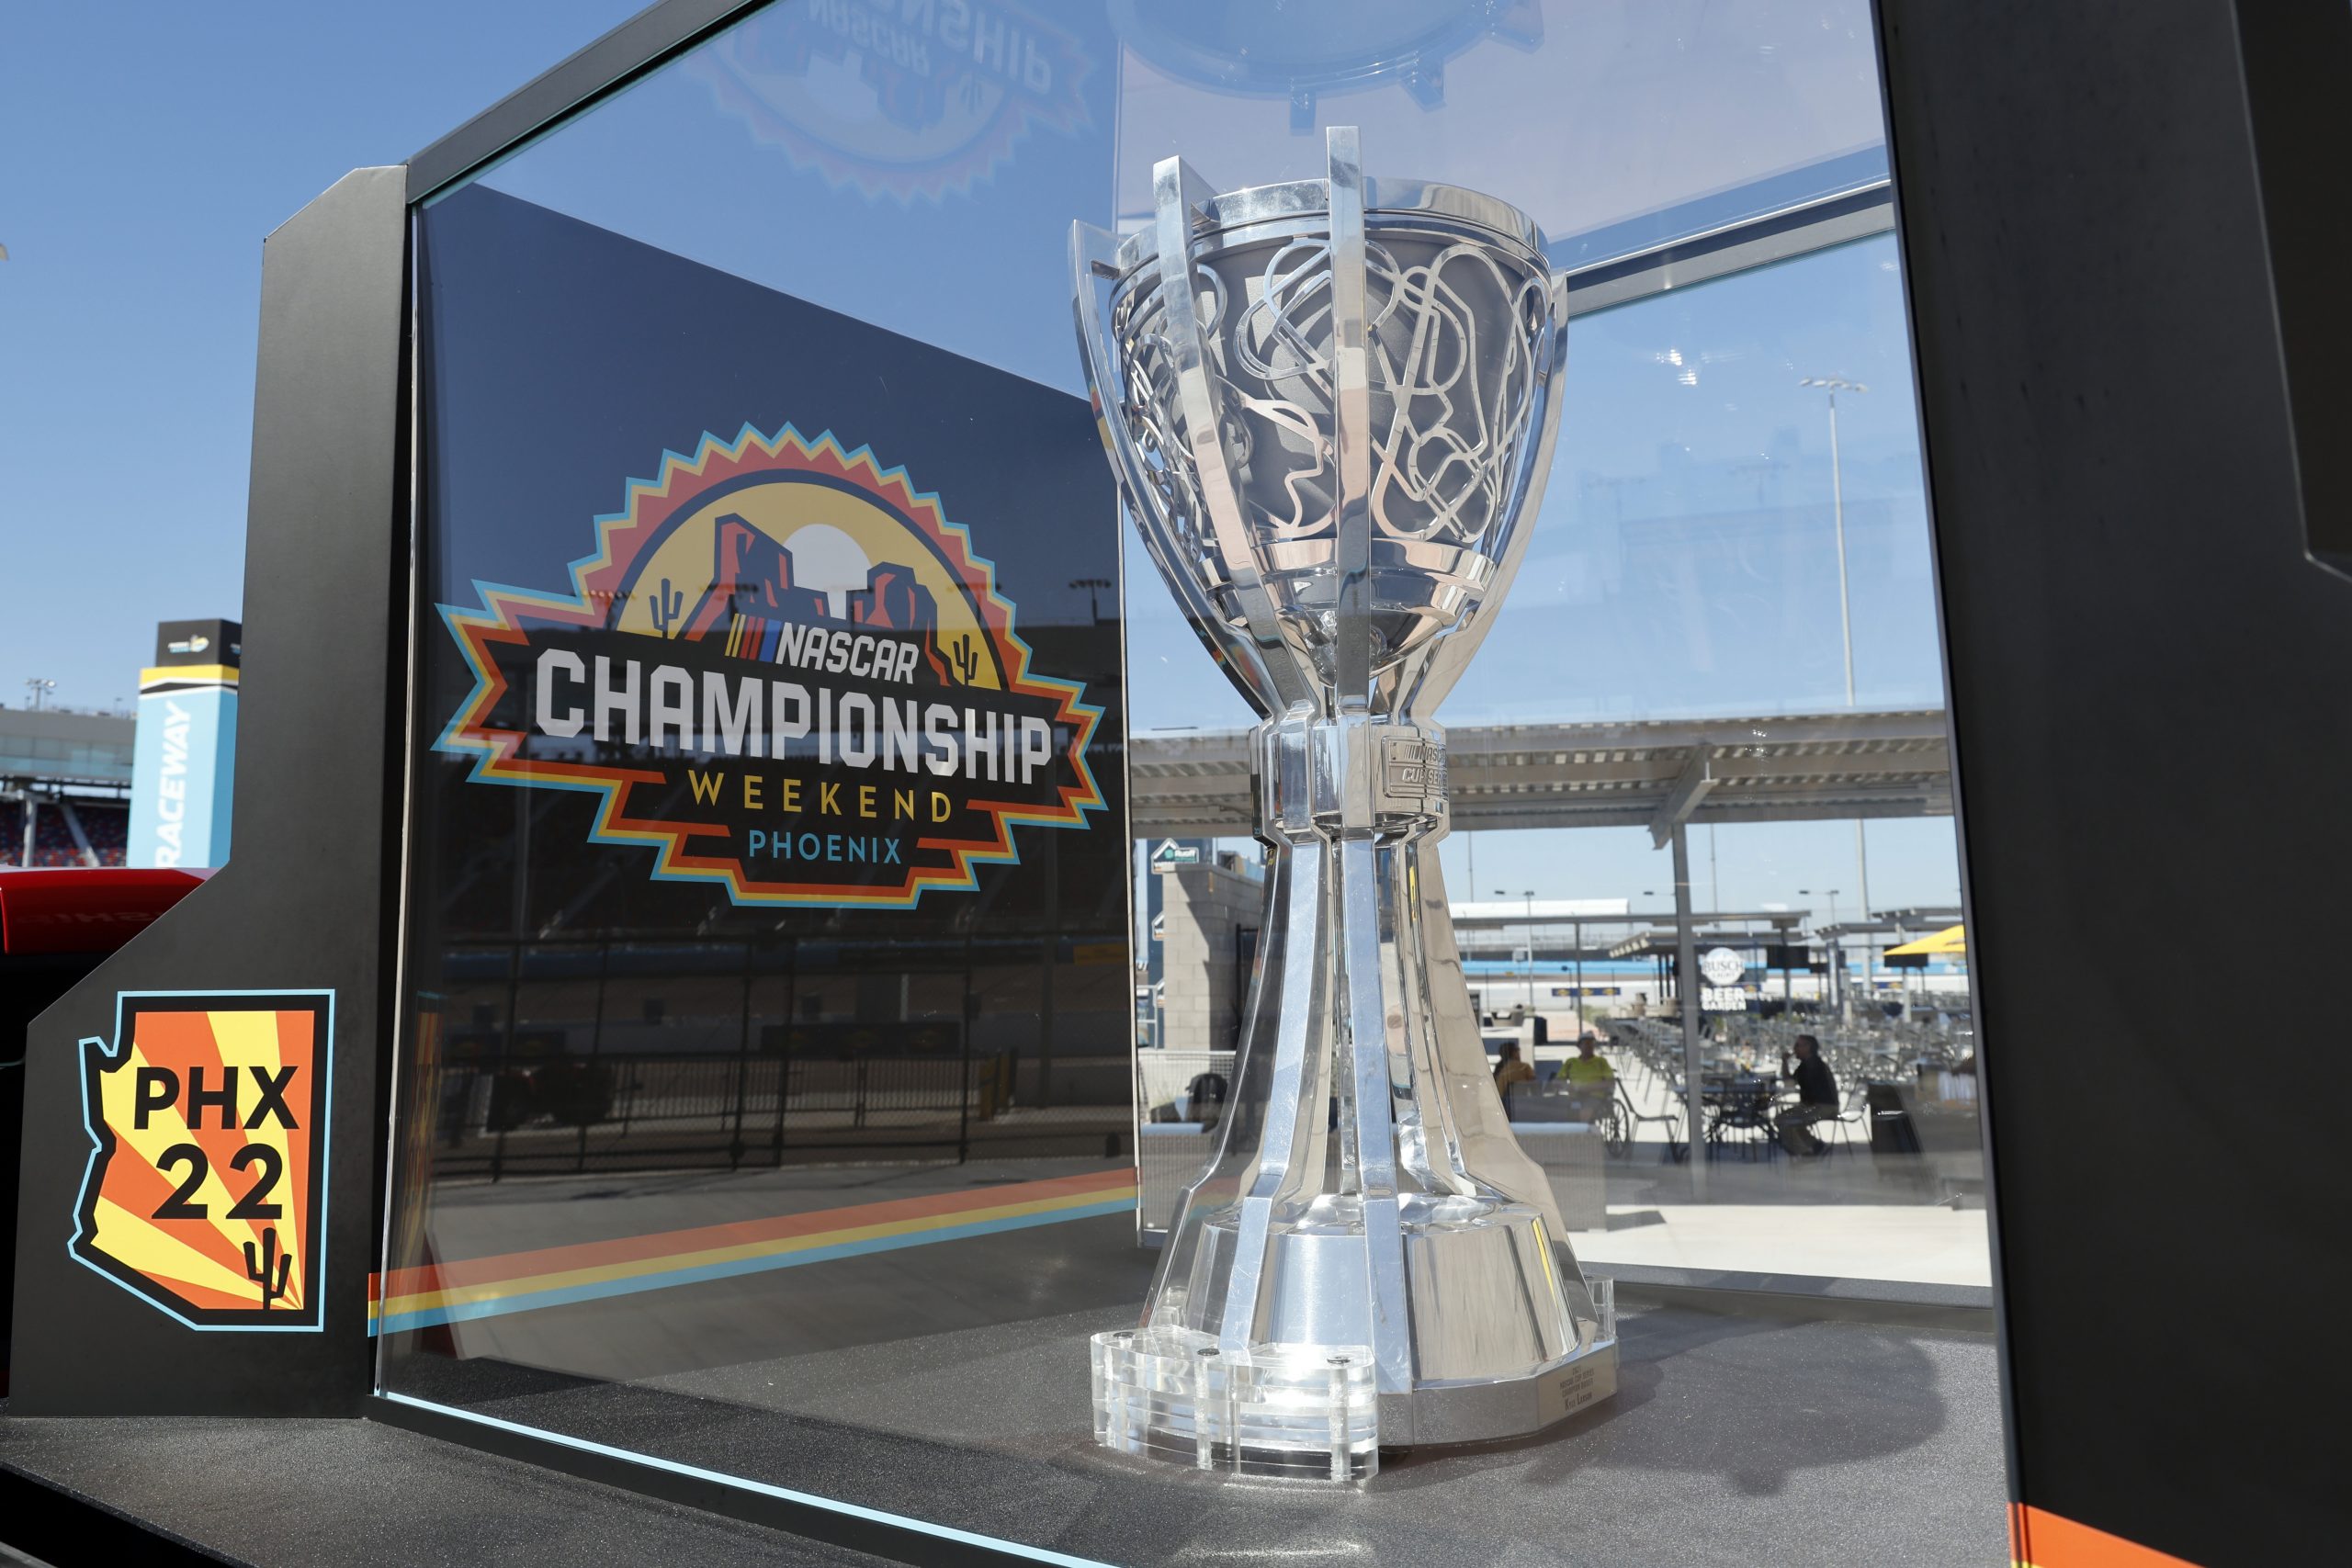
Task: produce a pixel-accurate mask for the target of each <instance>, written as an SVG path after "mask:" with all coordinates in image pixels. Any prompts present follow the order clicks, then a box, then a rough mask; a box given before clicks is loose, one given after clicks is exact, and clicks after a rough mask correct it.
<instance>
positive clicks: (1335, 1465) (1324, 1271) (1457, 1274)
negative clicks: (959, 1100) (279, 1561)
mask: <svg viewBox="0 0 2352 1568" xmlns="http://www.w3.org/2000/svg"><path fill="white" fill-rule="evenodd" d="M1398 1212H1399V1219H1400V1222H1401V1223H1400V1227H1399V1229H1400V1235H1401V1239H1402V1242H1403V1248H1402V1255H1403V1261H1404V1265H1405V1276H1406V1286H1407V1299H1408V1301H1409V1303H1410V1308H1409V1312H1410V1318H1411V1323H1410V1326H1409V1332H1410V1334H1411V1336H1412V1347H1411V1356H1410V1360H1409V1365H1410V1366H1411V1367H1412V1369H1413V1372H1414V1379H1415V1381H1414V1382H1413V1385H1412V1386H1411V1387H1410V1388H1409V1389H1401V1390H1398V1389H1392V1390H1389V1391H1385V1392H1383V1391H1379V1390H1378V1388H1377V1379H1376V1372H1375V1367H1376V1365H1377V1359H1376V1358H1375V1356H1374V1352H1373V1349H1372V1348H1370V1347H1368V1346H1365V1345H1363V1343H1362V1342H1361V1341H1362V1339H1363V1335H1364V1332H1365V1330H1366V1329H1367V1327H1369V1326H1370V1318H1369V1315H1368V1313H1367V1310H1366V1298H1365V1284H1366V1280H1367V1275H1368V1269H1369V1268H1370V1266H1371V1262H1370V1258H1368V1256H1367V1253H1366V1242H1365V1234H1364V1226H1363V1205H1362V1202H1361V1200H1359V1199H1357V1198H1355V1197H1353V1196H1351V1195H1328V1194H1327V1195H1325V1196H1323V1197H1319V1198H1317V1199H1314V1200H1312V1201H1309V1202H1308V1203H1307V1204H1306V1205H1305V1206H1304V1208H1303V1210H1302V1211H1301V1212H1299V1213H1296V1214H1295V1216H1294V1217H1293V1218H1292V1219H1291V1220H1290V1221H1289V1222H1287V1223H1283V1224H1276V1225H1275V1226H1273V1227H1272V1231H1271V1233H1270V1234H1268V1235H1265V1236H1264V1237H1263V1238H1262V1240H1261V1243H1260V1247H1262V1252H1261V1253H1260V1254H1259V1256H1261V1258H1262V1262H1263V1269H1262V1273H1261V1276H1260V1288H1259V1290H1258V1292H1257V1293H1256V1297H1255V1304H1254V1305H1253V1307H1252V1309H1251V1310H1252V1313H1253V1316H1252V1321H1251V1323H1250V1328H1249V1330H1248V1332H1247V1335H1246V1342H1247V1345H1248V1348H1247V1349H1246V1350H1236V1349H1231V1348H1221V1347H1222V1341H1221V1338H1220V1335H1219V1333H1218V1332H1217V1330H1218V1328H1219V1326H1220V1325H1219V1320H1218V1314H1219V1313H1220V1312H1221V1311H1226V1310H1232V1309H1231V1308H1230V1307H1229V1306H1228V1305H1227V1302H1226V1298H1225V1294H1224V1291H1223V1289H1222V1286H1223V1284H1224V1283H1225V1282H1226V1281H1227V1280H1230V1278H1231V1277H1232V1274H1233V1270H1234V1265H1235V1262H1236V1260H1237V1258H1238V1257H1239V1256H1240V1255H1241V1253H1242V1250H1243V1247H1244V1243H1243V1240H1242V1236H1241V1234H1240V1228H1239V1223H1238V1214H1237V1213H1236V1212H1235V1211H1232V1210H1227V1211H1224V1212H1221V1213H1212V1214H1210V1215H1208V1216H1207V1217H1205V1218H1204V1220H1203V1221H1202V1222H1201V1227H1200V1232H1199V1246H1198V1247H1197V1249H1196V1251H1195V1252H1194V1255H1193V1269H1192V1270H1191V1278H1190V1279H1189V1280H1185V1281H1184V1283H1183V1284H1182V1285H1181V1286H1178V1287H1175V1288H1172V1289H1170V1290H1168V1291H1167V1292H1165V1293H1164V1294H1163V1295H1162V1297H1161V1299H1160V1302H1159V1306H1158V1307H1157V1308H1156V1309H1155V1311H1154V1313H1153V1314H1152V1318H1153V1321H1152V1322H1151V1324H1150V1325H1148V1326H1146V1327H1143V1328H1139V1329H1122V1330H1119V1331H1117V1332H1115V1333H1113V1334H1105V1335H1098V1336H1096V1337H1095V1339H1094V1393H1095V1399H1094V1403H1095V1435H1096V1437H1097V1438H1098V1439H1099V1440H1100V1441H1102V1442H1103V1443H1104V1444H1105V1445H1106V1446H1108V1447H1111V1448H1114V1449H1118V1450H1122V1451H1124V1452H1127V1453H1134V1454H1138V1455H1142V1456H1145V1457H1149V1458H1158V1459H1167V1460H1174V1461H1180V1462H1184V1463H1189V1464H1193V1466H1195V1467H1196V1468H1199V1469H1204V1470H1219V1471H1228V1472H1237V1473H1245V1474H1266V1475H1301V1474H1308V1475H1315V1476H1317V1477H1320V1478H1328V1479H1331V1480H1361V1479H1363V1478H1365V1477H1367V1476H1369V1475H1372V1474H1373V1473H1374V1472H1376V1471H1377V1470H1378V1467H1379V1461H1378V1450H1380V1449H1381V1448H1383V1447H1386V1448H1388V1449H1392V1450H1396V1449H1408V1448H1415V1447H1419V1446H1423V1445H1431V1444H1453V1443H1475V1442H1491V1441H1495V1440H1498V1439H1502V1438H1521V1437H1526V1436H1528V1435H1530V1434H1532V1433H1534V1432H1538V1431H1541V1430H1543V1429H1544V1427H1549V1426H1551V1425H1552V1424H1553V1423H1555V1422H1557V1421H1560V1420H1563V1419H1565V1418H1566V1417H1567V1416H1571V1415H1573V1414H1575V1413H1576V1412H1577V1411H1578V1410H1581V1409H1583V1408H1585V1407H1586V1406H1587V1405H1589V1404H1596V1403H1598V1402H1599V1401H1600V1400H1603V1399H1606V1398H1608V1397H1609V1396H1610V1395H1611V1394H1612V1393H1615V1392H1616V1390H1617V1331H1616V1314H1615V1312H1614V1310H1613V1307H1614V1299H1613V1292H1612V1291H1611V1282H1610V1281H1609V1280H1596V1281H1594V1282H1593V1284H1592V1287H1591V1290H1590V1293H1589V1296H1588V1295H1587V1293H1586V1291H1585V1289H1584V1286H1583V1281H1582V1280H1581V1278H1580V1276H1577V1274H1576V1269H1575V1264H1574V1263H1573V1261H1569V1262H1567V1263H1566V1266H1565V1268H1564V1267H1563V1262H1562V1258H1561V1257H1560V1256H1559V1254H1558V1253H1557V1252H1555V1248H1554V1247H1553V1246H1552V1245H1551V1242H1550V1240H1549V1238H1548V1237H1547V1235H1546V1234H1545V1225H1544V1221H1543V1219H1542V1217H1541V1216H1540V1215H1539V1214H1538V1213H1536V1212H1535V1211H1534V1210H1533V1209H1532V1207H1530V1206H1529V1205H1526V1204H1523V1203H1519V1202H1515V1201H1510V1200H1509V1199H1504V1198H1499V1197H1490V1196H1477V1197H1465V1196H1458V1195H1451V1194H1448V1195H1442V1196H1431V1195H1426V1194H1411V1195H1408V1196H1406V1197H1404V1198H1402V1199H1400V1201H1399V1202H1398ZM1571 1280H1573V1282H1574V1284H1575V1287H1576V1288H1575V1289H1574V1290H1573V1292H1571V1291H1570V1290H1569V1289H1567V1288H1566V1287H1567V1286H1568V1284H1569V1283H1570V1281H1571ZM1572 1303H1573V1304H1572ZM1233 1337H1234V1338H1237V1339H1239V1338H1244V1337H1245V1336H1239V1335H1237V1336H1233ZM1342 1374H1344V1375H1342Z"/></svg>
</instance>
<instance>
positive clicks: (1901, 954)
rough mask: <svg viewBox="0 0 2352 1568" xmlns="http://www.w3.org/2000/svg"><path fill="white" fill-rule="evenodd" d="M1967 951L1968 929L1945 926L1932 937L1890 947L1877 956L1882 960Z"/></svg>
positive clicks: (1924, 937)
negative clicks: (1919, 954) (1917, 954)
mask: <svg viewBox="0 0 2352 1568" xmlns="http://www.w3.org/2000/svg"><path fill="white" fill-rule="evenodd" d="M1967 951H1968V928H1967V927H1966V926H1947V927H1945V928H1944V929H1943V930H1942V931H1938V932H1937V933H1936V934H1935V935H1933V936H1923V937H1921V938H1920V939H1919V940H1918V941H1917V942H1905V943H1904V944H1903V945H1902V946H1901V947H1890V948H1888V949H1887V950H1886V951H1885V952H1884V953H1881V954H1880V955H1879V956H1880V957H1882V958H1907V957H1909V956H1910V955H1911V954H1913V953H1966V952H1967Z"/></svg>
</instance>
